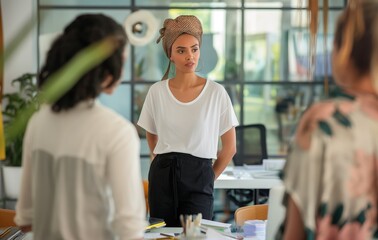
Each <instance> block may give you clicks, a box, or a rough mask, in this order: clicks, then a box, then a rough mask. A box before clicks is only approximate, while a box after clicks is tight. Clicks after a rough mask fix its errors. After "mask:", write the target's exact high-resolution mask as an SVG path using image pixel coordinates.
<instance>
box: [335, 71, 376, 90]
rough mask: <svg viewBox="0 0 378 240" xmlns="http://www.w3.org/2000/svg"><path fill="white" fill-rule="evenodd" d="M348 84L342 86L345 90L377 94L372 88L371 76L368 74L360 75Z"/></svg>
mask: <svg viewBox="0 0 378 240" xmlns="http://www.w3.org/2000/svg"><path fill="white" fill-rule="evenodd" d="M351 83H352V84H350V85H349V86H342V87H343V88H344V89H345V91H347V92H350V93H352V94H358V95H361V94H362V95H364V94H374V95H377V91H376V90H375V89H374V85H373V77H372V76H371V75H370V74H368V75H365V76H360V77H358V78H356V79H354V80H353V81H351Z"/></svg>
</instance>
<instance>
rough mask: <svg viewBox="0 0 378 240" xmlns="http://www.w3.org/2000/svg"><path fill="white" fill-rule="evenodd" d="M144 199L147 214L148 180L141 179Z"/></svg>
mask: <svg viewBox="0 0 378 240" xmlns="http://www.w3.org/2000/svg"><path fill="white" fill-rule="evenodd" d="M143 189H144V200H145V201H146V213H147V214H148V211H149V209H148V181H147V180H143Z"/></svg>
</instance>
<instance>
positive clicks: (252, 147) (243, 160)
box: [227, 124, 269, 207]
mask: <svg viewBox="0 0 378 240" xmlns="http://www.w3.org/2000/svg"><path fill="white" fill-rule="evenodd" d="M235 131H236V154H235V156H234V157H233V162H234V165H235V166H243V165H260V164H262V162H263V159H267V158H268V151H267V145H266V128H265V126H264V125H263V124H249V125H244V126H237V127H236V128H235ZM262 191H263V192H264V193H265V194H266V195H267V193H266V190H262ZM268 191H269V190H268ZM227 197H228V198H229V199H230V200H231V201H232V202H233V203H234V204H235V205H236V206H238V207H243V206H247V205H248V204H249V203H251V202H252V201H253V202H254V204H258V203H257V200H258V191H256V190H253V189H230V190H227Z"/></svg>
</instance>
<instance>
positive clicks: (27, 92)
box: [2, 73, 38, 199]
mask: <svg viewBox="0 0 378 240" xmlns="http://www.w3.org/2000/svg"><path fill="white" fill-rule="evenodd" d="M35 78H36V74H33V73H26V74H23V75H22V76H21V77H19V78H16V79H14V80H13V81H12V85H13V86H17V87H18V90H17V91H16V92H12V93H7V94H4V96H3V118H4V132H5V152H6V159H5V161H4V162H3V164H2V165H3V166H2V168H3V176H4V178H3V179H4V190H5V192H4V193H5V198H6V199H16V198H17V197H18V193H19V187H20V180H21V165H22V141H23V137H24V131H25V129H23V130H22V133H21V134H19V135H18V136H17V137H16V138H14V139H12V140H10V141H7V136H6V133H7V127H8V123H10V122H12V121H13V120H14V119H15V118H16V117H17V116H18V114H19V112H20V110H21V109H23V108H25V106H27V105H29V104H31V103H32V104H34V107H35V108H38V105H37V104H36V103H35V101H32V100H33V99H34V98H35V96H36V93H37V91H38V88H37V85H36V79H35Z"/></svg>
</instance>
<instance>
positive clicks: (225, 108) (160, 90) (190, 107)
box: [138, 80, 239, 159]
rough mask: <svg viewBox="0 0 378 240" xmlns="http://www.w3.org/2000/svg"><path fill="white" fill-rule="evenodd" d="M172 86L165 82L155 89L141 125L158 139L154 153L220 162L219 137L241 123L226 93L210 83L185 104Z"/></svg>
mask: <svg viewBox="0 0 378 240" xmlns="http://www.w3.org/2000/svg"><path fill="white" fill-rule="evenodd" d="M168 84H169V80H165V81H160V82H157V83H155V84H153V85H152V86H151V88H150V89H149V91H148V93H147V96H146V100H145V102H144V105H143V108H142V112H141V115H140V118H139V121H138V125H139V126H141V127H142V128H144V129H145V130H146V131H148V132H150V133H152V134H155V135H157V136H158V142H157V144H156V147H155V149H154V151H153V152H154V153H155V154H162V153H168V152H181V153H188V154H191V155H193V156H196V157H201V158H212V159H216V158H217V150H218V141H219V137H220V136H222V135H223V134H224V133H226V132H227V131H228V130H230V129H231V128H232V127H234V126H237V125H238V124H239V123H238V120H237V118H236V115H235V112H234V109H233V107H232V103H231V100H230V98H229V96H228V94H227V92H226V90H225V89H224V87H223V86H222V85H220V84H218V83H216V82H214V81H212V80H206V84H205V86H204V88H203V90H202V91H201V93H200V94H199V96H198V97H197V98H196V99H194V100H193V101H191V102H188V103H183V102H180V101H178V100H177V99H176V98H175V97H174V95H173V94H172V92H171V90H170V89H169V85H168Z"/></svg>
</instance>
